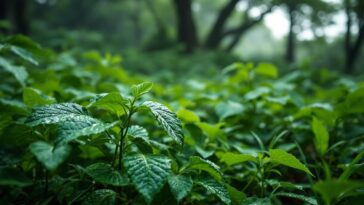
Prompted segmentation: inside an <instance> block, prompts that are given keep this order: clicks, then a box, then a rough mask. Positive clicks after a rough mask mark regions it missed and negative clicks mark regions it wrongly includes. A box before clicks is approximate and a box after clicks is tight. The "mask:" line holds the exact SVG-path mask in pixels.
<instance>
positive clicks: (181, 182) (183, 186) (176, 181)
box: [168, 175, 193, 202]
mask: <svg viewBox="0 0 364 205" xmlns="http://www.w3.org/2000/svg"><path fill="white" fill-rule="evenodd" d="M168 184H169V187H170V189H171V192H172V194H173V196H174V197H175V198H176V200H177V202H180V201H181V199H183V198H184V197H185V196H187V194H188V193H189V192H190V191H191V189H192V185H193V181H192V179H191V177H190V176H185V175H174V176H170V177H169V178H168Z"/></svg>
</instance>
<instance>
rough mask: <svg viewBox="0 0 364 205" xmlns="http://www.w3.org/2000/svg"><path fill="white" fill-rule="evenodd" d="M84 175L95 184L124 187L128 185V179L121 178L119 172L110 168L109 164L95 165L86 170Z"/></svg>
mask: <svg viewBox="0 0 364 205" xmlns="http://www.w3.org/2000/svg"><path fill="white" fill-rule="evenodd" d="M85 171H86V173H87V174H88V175H89V176H90V177H92V178H93V179H94V180H95V181H96V182H99V183H102V184H108V185H113V186H124V185H127V184H128V179H127V178H125V177H123V176H122V175H121V174H120V172H119V171H117V170H115V169H114V168H113V167H111V165H110V164H106V163H96V164H92V165H90V166H88V167H87V168H86V170H85Z"/></svg>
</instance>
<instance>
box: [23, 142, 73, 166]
mask: <svg viewBox="0 0 364 205" xmlns="http://www.w3.org/2000/svg"><path fill="white" fill-rule="evenodd" d="M29 148H30V151H31V152H32V153H33V154H34V155H35V157H36V158H37V159H38V161H39V162H40V163H42V164H43V165H44V166H45V167H46V168H47V169H49V170H54V169H56V168H57V167H58V166H59V165H60V164H61V163H62V162H63V161H64V160H65V159H66V158H67V156H68V155H69V153H70V151H71V147H70V146H68V145H64V146H57V147H54V146H53V145H50V144H48V143H47V142H44V141H37V142H33V143H32V144H31V145H30V147H29Z"/></svg>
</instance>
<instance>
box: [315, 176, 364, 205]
mask: <svg viewBox="0 0 364 205" xmlns="http://www.w3.org/2000/svg"><path fill="white" fill-rule="evenodd" d="M359 188H364V183H362V182H357V181H348V180H338V179H330V180H326V181H319V182H317V183H316V184H314V185H313V187H312V189H313V190H314V191H315V192H318V193H320V194H321V196H322V198H323V200H324V201H325V203H326V204H330V203H331V202H332V201H334V200H336V201H337V202H338V201H339V200H341V199H343V198H345V197H348V196H350V195H352V194H354V193H355V192H356V190H357V189H359Z"/></svg>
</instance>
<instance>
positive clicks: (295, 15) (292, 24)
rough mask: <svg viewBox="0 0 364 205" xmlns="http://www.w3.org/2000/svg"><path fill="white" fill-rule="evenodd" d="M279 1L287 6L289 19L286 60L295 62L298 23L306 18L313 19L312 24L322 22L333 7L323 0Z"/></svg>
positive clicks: (307, 19) (278, 1)
mask: <svg viewBox="0 0 364 205" xmlns="http://www.w3.org/2000/svg"><path fill="white" fill-rule="evenodd" d="M277 3H278V4H281V5H282V6H284V7H285V8H286V11H287V15H288V20H289V30H288V35H287V42H286V52H285V60H286V62H288V63H294V62H295V56H296V55H295V52H296V49H295V47H296V46H295V44H296V43H295V42H296V37H297V34H298V32H299V29H298V25H300V24H302V22H303V21H304V20H306V21H311V22H310V23H311V24H321V23H322V22H323V20H324V19H325V17H327V16H326V15H327V14H330V13H332V12H333V7H332V5H331V4H330V3H328V2H326V1H323V0H301V1H292V0H277Z"/></svg>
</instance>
